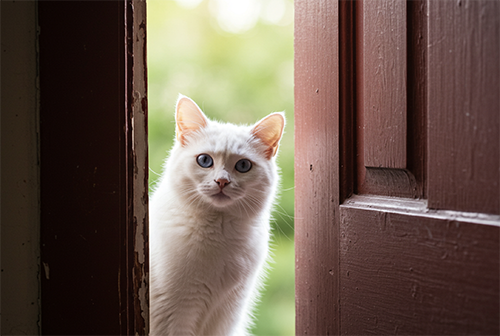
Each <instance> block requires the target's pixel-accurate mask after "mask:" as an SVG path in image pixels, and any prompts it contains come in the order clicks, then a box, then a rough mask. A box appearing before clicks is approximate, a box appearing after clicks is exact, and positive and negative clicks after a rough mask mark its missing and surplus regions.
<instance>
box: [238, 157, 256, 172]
mask: <svg viewBox="0 0 500 336" xmlns="http://www.w3.org/2000/svg"><path fill="white" fill-rule="evenodd" d="M234 168H236V170H237V171H239V172H240V173H246V172H248V171H249V170H250V169H252V162H250V160H247V159H241V160H240V161H238V162H236V166H234Z"/></svg>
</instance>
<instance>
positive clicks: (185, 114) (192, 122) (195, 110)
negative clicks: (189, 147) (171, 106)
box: [175, 96, 208, 145]
mask: <svg viewBox="0 0 500 336" xmlns="http://www.w3.org/2000/svg"><path fill="white" fill-rule="evenodd" d="M175 120H176V135H177V140H179V141H180V142H181V144H182V145H185V144H186V136H189V134H190V133H192V132H195V131H197V130H199V129H201V128H204V127H206V126H207V123H208V121H207V117H206V116H205V115H204V114H203V112H202V111H201V110H200V108H199V107H198V105H196V103H195V102H194V101H192V100H191V99H190V98H188V97H184V96H182V97H180V98H179V100H178V101H177V108H176V113H175Z"/></svg>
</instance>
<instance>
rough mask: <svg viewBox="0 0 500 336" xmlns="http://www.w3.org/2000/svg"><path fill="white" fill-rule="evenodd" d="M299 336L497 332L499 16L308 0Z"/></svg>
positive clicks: (466, 7) (483, 5)
mask: <svg viewBox="0 0 500 336" xmlns="http://www.w3.org/2000/svg"><path fill="white" fill-rule="evenodd" d="M295 52H296V60H295V62H296V63H295V66H296V73H295V80H296V102H295V113H296V116H295V118H296V126H295V132H296V215H295V218H296V219H295V220H296V258H297V271H296V272H297V273H296V297H297V301H296V305H297V330H296V332H297V334H298V335H302V334H310V335H320V334H322V335H324V334H498V333H499V320H500V319H499V314H500V313H499V304H500V302H499V271H500V270H499V263H500V259H499V254H500V244H499V235H500V216H499V214H500V183H499V180H500V178H499V168H500V146H499V144H500V136H499V121H500V118H499V115H500V113H499V111H500V98H499V97H500V84H499V83H500V80H499V78H500V3H499V2H496V1H427V2H426V1H408V2H407V1H403V0H370V1H363V2H361V1H360V2H347V1H346V2H343V1H341V2H325V1H306V0H302V1H301V0H298V1H296V45H295Z"/></svg>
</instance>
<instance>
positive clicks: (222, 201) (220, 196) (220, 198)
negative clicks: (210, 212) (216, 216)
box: [210, 190, 231, 205]
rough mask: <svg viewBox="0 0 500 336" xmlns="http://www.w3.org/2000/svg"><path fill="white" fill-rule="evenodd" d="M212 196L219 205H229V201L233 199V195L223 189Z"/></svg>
mask: <svg viewBox="0 0 500 336" xmlns="http://www.w3.org/2000/svg"><path fill="white" fill-rule="evenodd" d="M210 198H211V199H212V201H213V202H214V203H215V204H217V205H227V204H228V202H229V201H230V200H231V197H229V196H227V195H226V194H224V192H223V191H222V190H221V191H220V192H218V193H217V194H213V195H212V196H210Z"/></svg>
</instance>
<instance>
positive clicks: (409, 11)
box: [341, 0, 427, 198]
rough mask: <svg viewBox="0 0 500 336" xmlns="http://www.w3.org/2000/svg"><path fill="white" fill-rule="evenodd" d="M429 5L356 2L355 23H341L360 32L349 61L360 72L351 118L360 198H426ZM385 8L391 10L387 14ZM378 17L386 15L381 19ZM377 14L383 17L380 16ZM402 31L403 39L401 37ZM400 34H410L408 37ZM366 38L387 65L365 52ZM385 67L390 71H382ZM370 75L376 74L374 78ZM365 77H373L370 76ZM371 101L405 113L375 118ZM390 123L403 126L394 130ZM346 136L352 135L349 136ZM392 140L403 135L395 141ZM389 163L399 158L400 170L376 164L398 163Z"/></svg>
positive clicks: (357, 33)
mask: <svg viewBox="0 0 500 336" xmlns="http://www.w3.org/2000/svg"><path fill="white" fill-rule="evenodd" d="M425 4H426V3H425V1H420V0H418V1H417V0H415V1H409V2H406V3H404V4H401V3H399V2H394V3H393V2H383V1H380V2H379V1H376V2H375V3H371V2H362V3H361V2H356V3H355V6H354V12H355V16H354V17H353V18H351V19H349V18H345V19H343V20H350V21H353V22H354V25H355V27H356V31H355V34H352V36H356V37H354V38H351V39H352V40H354V41H355V46H356V47H355V53H356V56H355V57H353V58H352V60H351V62H352V63H353V64H354V67H355V69H356V72H355V83H356V84H355V88H356V92H355V94H354V96H355V97H356V100H355V101H353V102H352V104H351V106H352V107H351V108H352V109H353V112H351V114H352V115H355V124H356V128H354V129H353V130H354V131H355V132H354V133H355V137H356V145H355V147H356V149H355V151H356V152H357V155H356V156H355V158H356V175H357V181H356V186H355V188H354V189H355V192H356V193H359V194H376V195H386V196H397V197H409V198H422V197H424V196H425V192H426V190H425V183H424V179H425V171H426V168H427V167H426V134H427V133H426V126H427V122H426V108H427V100H426V90H427V87H426V83H427V82H426V78H427V72H426V68H425V64H426V63H425V62H426V55H427V44H426V36H427V28H426V24H427V19H426V17H425V13H426V6H425ZM386 7H388V9H387V10H386ZM391 8H392V9H391ZM395 8H396V9H397V10H395ZM403 9H404V10H403ZM380 12H382V13H383V15H380ZM369 13H371V14H369ZM377 13H379V14H378V15H377ZM342 15H344V14H342ZM377 17H381V18H384V17H385V19H384V20H382V19H381V18H378V19H377ZM366 19H368V21H369V23H368V24H367V23H366V22H365V21H366ZM394 26H395V27H396V29H395V28H394ZM403 26H404V27H403ZM398 31H399V35H397V32H398ZM377 32H378V33H377ZM401 32H406V34H405V35H404V37H403V36H402V35H401ZM372 35H375V37H373V36H372ZM393 35H397V37H398V38H394V39H391V36H393ZM366 36H370V38H369V39H368V41H371V42H369V43H368V45H369V46H370V48H371V50H375V51H377V49H376V47H373V45H374V43H375V42H374V41H375V40H377V43H375V46H376V45H379V46H380V50H382V51H384V52H383V54H384V55H385V58H383V62H382V61H380V60H378V59H379V58H381V57H382V56H381V53H382V51H380V52H371V53H369V52H368V53H367V52H366V51H365V49H366V44H367V42H366V40H367V38H366ZM386 39H388V40H389V41H386ZM398 41H399V42H398ZM346 44H347V45H348V42H343V43H342V44H341V45H342V48H341V53H342V52H343V50H344V48H345V47H344V46H345V45H346ZM400 44H401V45H402V46H400ZM391 48H392V49H391ZM387 49H389V51H391V50H393V51H396V52H395V53H394V52H393V53H390V52H387V51H386V50H387ZM403 49H404V50H403ZM403 54H404V55H403ZM403 56H404V57H403ZM377 62H378V63H381V64H379V66H378V69H379V70H378V72H379V73H377V72H375V71H373V70H370V69H369V68H368V69H367V65H366V64H369V65H370V66H371V67H372V68H374V67H376V66H377V64H378V63H377ZM394 62H396V64H397V65H398V66H397V67H396V68H395V70H394V69H393V70H394V71H392V72H391V69H390V68H391V67H390V66H387V65H388V64H389V65H390V64H393V63H394ZM383 65H384V66H385V67H388V68H389V69H388V70H384V67H383ZM343 67H344V65H343ZM396 70H398V71H396ZM367 71H368V72H367ZM370 71H372V72H374V73H372V74H371V75H370ZM366 73H368V74H369V75H368V76H367V75H366ZM379 77H380V78H382V79H380V78H379ZM379 82H382V84H384V83H385V84H384V85H386V86H387V87H386V88H382V86H381V85H382V84H380V83H379ZM374 83H375V84H374ZM377 83H378V84H377ZM389 85H392V86H393V87H396V86H398V85H399V86H400V88H399V89H397V88H389V87H388V86H389ZM344 90H345V88H344V87H342V90H341V92H343V91H344ZM401 91H404V93H403V94H401V95H400V94H399V93H398V92H401ZM394 95H395V96H394ZM367 97H368V98H369V99H372V100H375V102H378V103H380V102H386V103H387V104H385V105H387V106H389V105H390V104H393V103H394V102H396V101H398V102H399V103H398V106H400V108H399V111H403V112H402V113H401V114H399V116H398V115H397V113H396V110H394V109H392V111H393V112H394V113H396V116H395V115H394V113H392V114H391V113H388V112H387V111H391V109H390V108H389V107H387V106H386V107H385V108H384V109H381V110H380V111H379V112H377V113H370V111H369V110H367V107H366V106H367V101H368V100H367ZM370 97H371V98H370ZM391 97H392V98H391ZM395 97H399V98H398V99H396V98H395ZM389 103H390V104H389ZM370 104H371V106H372V107H373V106H376V105H374V104H373V103H370ZM370 104H368V105H370ZM391 123H394V124H400V125H399V126H397V127H392V126H390V125H391ZM341 127H344V125H342V126H341ZM351 132H352V131H351ZM345 133H346V134H348V131H346V132H345ZM394 134H399V135H398V136H396V137H394ZM384 137H386V138H387V139H389V141H392V142H394V141H395V140H396V139H399V140H398V141H397V143H398V144H399V145H398V146H396V147H395V146H393V145H390V144H387V143H385V140H383V139H384ZM397 148H400V149H397ZM391 157H399V159H397V160H399V162H400V164H398V165H394V164H373V162H378V161H380V160H379V158H383V160H386V161H388V162H389V161H392V162H395V161H394V160H393V159H391ZM397 167H399V168H397Z"/></svg>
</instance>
